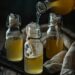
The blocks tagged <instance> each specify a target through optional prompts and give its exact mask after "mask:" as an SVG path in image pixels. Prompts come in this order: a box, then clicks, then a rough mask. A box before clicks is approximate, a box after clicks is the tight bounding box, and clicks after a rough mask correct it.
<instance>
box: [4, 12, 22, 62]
mask: <svg viewBox="0 0 75 75" xmlns="http://www.w3.org/2000/svg"><path fill="white" fill-rule="evenodd" d="M7 23H8V29H7V31H6V41H5V48H6V57H7V59H8V60H9V61H21V60H22V59H23V38H22V36H21V32H20V29H19V26H20V25H21V23H20V16H19V15H16V14H13V13H10V15H9V16H8V19H7Z"/></svg>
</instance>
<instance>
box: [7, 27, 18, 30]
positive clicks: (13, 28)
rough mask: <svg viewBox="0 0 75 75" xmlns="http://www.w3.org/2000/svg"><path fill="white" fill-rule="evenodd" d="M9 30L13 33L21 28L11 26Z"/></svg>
mask: <svg viewBox="0 0 75 75" xmlns="http://www.w3.org/2000/svg"><path fill="white" fill-rule="evenodd" d="M8 29H10V30H11V31H16V30H19V26H9V27H8Z"/></svg>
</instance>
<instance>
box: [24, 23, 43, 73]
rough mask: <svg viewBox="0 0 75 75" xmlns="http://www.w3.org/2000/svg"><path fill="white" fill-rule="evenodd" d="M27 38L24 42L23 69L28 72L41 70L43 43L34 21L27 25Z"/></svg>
mask: <svg viewBox="0 0 75 75" xmlns="http://www.w3.org/2000/svg"><path fill="white" fill-rule="evenodd" d="M27 29H28V35H27V40H26V42H25V44H24V70H25V72H26V73H29V74H40V73H42V71H43V45H42V43H41V41H40V29H39V25H37V24H36V23H31V24H29V25H28V28H27Z"/></svg>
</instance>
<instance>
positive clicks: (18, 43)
mask: <svg viewBox="0 0 75 75" xmlns="http://www.w3.org/2000/svg"><path fill="white" fill-rule="evenodd" d="M5 48H6V55H7V59H8V60H10V61H20V60H22V58H23V39H21V38H18V39H13V38H11V39H8V40H6V43H5Z"/></svg>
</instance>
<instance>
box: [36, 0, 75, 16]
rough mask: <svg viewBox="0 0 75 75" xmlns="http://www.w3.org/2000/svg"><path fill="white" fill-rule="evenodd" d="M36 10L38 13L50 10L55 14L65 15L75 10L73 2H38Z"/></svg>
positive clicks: (50, 0) (56, 0) (68, 0)
mask: <svg viewBox="0 0 75 75" xmlns="http://www.w3.org/2000/svg"><path fill="white" fill-rule="evenodd" d="M37 8H38V12H39V13H44V12H45V11H47V10H49V9H51V10H52V11H54V12H55V13H58V14H61V15H65V14H68V13H70V12H71V11H72V10H74V9H75V1H74V0H45V1H44V2H41V1H39V2H38V3H37Z"/></svg>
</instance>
